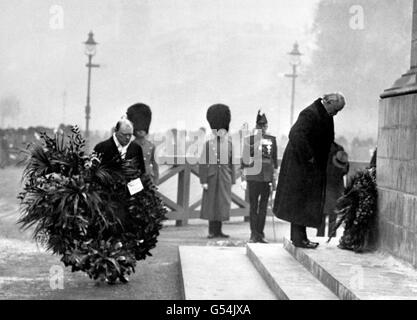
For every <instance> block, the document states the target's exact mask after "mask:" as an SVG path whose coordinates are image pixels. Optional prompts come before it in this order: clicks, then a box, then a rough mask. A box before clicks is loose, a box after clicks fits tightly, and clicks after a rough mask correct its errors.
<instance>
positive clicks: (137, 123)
mask: <svg viewBox="0 0 417 320" xmlns="http://www.w3.org/2000/svg"><path fill="white" fill-rule="evenodd" d="M126 115H127V118H128V119H129V120H130V121H131V122H132V123H133V128H134V130H135V131H140V130H144V131H146V133H149V127H150V125H151V121H152V111H151V108H150V107H149V106H148V105H146V104H144V103H136V104H134V105H132V106H130V107H129V108H128V109H127V112H126Z"/></svg>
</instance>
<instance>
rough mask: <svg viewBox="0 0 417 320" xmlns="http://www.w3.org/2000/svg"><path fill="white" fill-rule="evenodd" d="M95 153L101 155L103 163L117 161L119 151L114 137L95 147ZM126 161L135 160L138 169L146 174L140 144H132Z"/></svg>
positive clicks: (127, 152)
mask: <svg viewBox="0 0 417 320" xmlns="http://www.w3.org/2000/svg"><path fill="white" fill-rule="evenodd" d="M94 151H95V152H97V153H99V154H101V156H102V162H103V163H108V162H111V161H113V160H115V158H116V157H118V156H119V150H118V149H117V146H116V143H115V142H114V139H113V136H112V137H110V139H107V140H105V141H103V142H100V143H98V144H97V145H96V146H95V147H94ZM126 159H127V160H128V159H135V160H136V161H137V166H138V169H139V170H140V171H141V172H145V163H144V161H143V152H142V148H141V146H140V145H139V144H136V143H133V142H131V143H130V145H129V147H128V148H127V151H126Z"/></svg>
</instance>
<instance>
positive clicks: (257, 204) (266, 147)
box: [241, 110, 278, 243]
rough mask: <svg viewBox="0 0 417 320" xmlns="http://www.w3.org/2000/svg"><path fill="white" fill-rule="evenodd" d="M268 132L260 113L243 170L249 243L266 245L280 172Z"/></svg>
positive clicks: (246, 145) (247, 144)
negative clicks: (267, 222) (270, 203)
mask: <svg viewBox="0 0 417 320" xmlns="http://www.w3.org/2000/svg"><path fill="white" fill-rule="evenodd" d="M267 129H268V120H267V119H266V116H265V113H263V114H261V112H260V110H259V111H258V115H257V117H256V129H255V130H254V134H253V135H251V136H249V137H247V138H246V139H245V143H244V147H243V154H242V161H241V169H242V181H247V188H248V193H249V218H250V220H249V221H250V230H251V236H250V240H249V241H250V242H261V243H267V241H266V239H265V234H264V227H265V218H266V213H267V208H268V199H269V195H270V193H271V192H272V189H275V185H274V184H275V180H276V176H277V169H278V155H277V154H278V152H277V141H276V138H275V137H274V136H271V135H268V134H266V130H267ZM255 162H257V163H255Z"/></svg>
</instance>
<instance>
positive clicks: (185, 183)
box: [175, 162, 191, 226]
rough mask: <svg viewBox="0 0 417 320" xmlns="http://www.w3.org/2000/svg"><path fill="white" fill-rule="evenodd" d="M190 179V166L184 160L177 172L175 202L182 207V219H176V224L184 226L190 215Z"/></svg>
mask: <svg viewBox="0 0 417 320" xmlns="http://www.w3.org/2000/svg"><path fill="white" fill-rule="evenodd" d="M190 180H191V167H190V165H189V164H188V163H187V162H186V163H185V164H184V170H183V171H181V172H179V173H178V194H177V203H178V205H180V206H182V207H183V208H184V211H183V215H182V219H181V220H176V222H175V225H176V226H184V225H187V223H188V218H189V215H190Z"/></svg>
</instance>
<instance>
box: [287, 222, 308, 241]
mask: <svg viewBox="0 0 417 320" xmlns="http://www.w3.org/2000/svg"><path fill="white" fill-rule="evenodd" d="M305 240H307V229H306V227H305V226H301V225H298V224H295V223H291V241H293V242H298V243H299V242H301V241H305Z"/></svg>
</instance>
